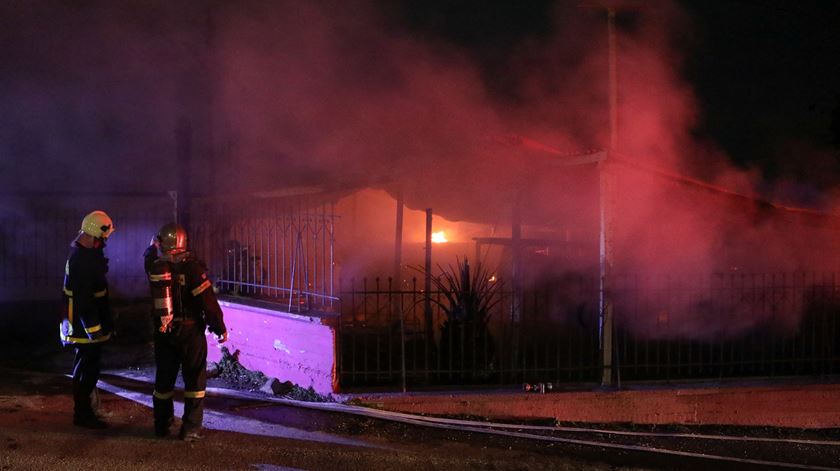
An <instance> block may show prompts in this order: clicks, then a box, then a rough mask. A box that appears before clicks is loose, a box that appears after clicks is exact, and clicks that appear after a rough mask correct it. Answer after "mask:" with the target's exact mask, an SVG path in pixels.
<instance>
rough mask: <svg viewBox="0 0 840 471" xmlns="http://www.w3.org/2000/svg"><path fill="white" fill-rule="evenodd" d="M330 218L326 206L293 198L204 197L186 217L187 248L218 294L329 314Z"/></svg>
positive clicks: (333, 300)
mask: <svg viewBox="0 0 840 471" xmlns="http://www.w3.org/2000/svg"><path fill="white" fill-rule="evenodd" d="M335 218H336V216H335V213H334V210H333V207H332V206H331V205H329V204H323V203H312V202H307V201H304V200H299V199H298V200H295V201H288V200H282V201H280V200H270V199H268V200H254V199H252V200H249V201H248V202H247V203H245V202H228V203H221V202H218V201H204V202H200V203H199V204H198V205H197V210H196V211H195V213H194V217H193V218H192V223H191V229H192V231H193V246H194V247H195V248H196V250H197V251H198V252H199V254H201V256H202V257H204V258H205V260H206V261H207V262H208V265H209V269H210V272H211V274H212V276H213V279H214V281H215V283H216V285H217V287H218V288H219V291H220V292H222V293H224V294H228V295H233V296H243V297H249V298H257V299H263V300H268V301H272V302H275V303H279V304H280V305H282V306H284V307H285V309H287V310H288V311H289V312H308V311H321V312H330V311H333V310H334V309H335V308H336V306H337V302H338V296H337V293H336V289H335V288H336V287H335V281H334V280H335V274H334V267H335V260H334V246H335Z"/></svg>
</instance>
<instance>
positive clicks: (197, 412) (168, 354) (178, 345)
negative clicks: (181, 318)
mask: <svg viewBox="0 0 840 471" xmlns="http://www.w3.org/2000/svg"><path fill="white" fill-rule="evenodd" d="M205 327H206V326H205V325H204V323H203V322H188V323H181V322H175V323H174V328H173V329H172V331H171V332H168V333H160V332H157V333H155V366H156V371H155V392H154V394H153V401H152V402H153V404H154V417H155V430H158V431H160V430H162V429H168V427H169V424H170V423H171V421H172V418H173V416H174V413H175V412H174V407H173V394H174V389H175V381H176V379H177V377H178V370H179V369H181V370H182V371H181V376H182V377H183V379H184V416H183V417H182V420H183V425H182V432H187V433H189V432H193V431H196V432H197V431H198V430H200V429H201V424H202V422H203V420H204V407H203V402H204V390H205V388H206V387H207V371H206V370H207V339H206V338H205V337H204V329H205Z"/></svg>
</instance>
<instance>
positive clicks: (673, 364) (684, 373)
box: [615, 273, 840, 380]
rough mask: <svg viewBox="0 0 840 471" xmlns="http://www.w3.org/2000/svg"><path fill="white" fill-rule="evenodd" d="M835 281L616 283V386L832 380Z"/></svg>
mask: <svg viewBox="0 0 840 471" xmlns="http://www.w3.org/2000/svg"><path fill="white" fill-rule="evenodd" d="M837 281H838V280H837V277H836V274H835V273H822V274H817V273H777V274H725V275H724V274H718V275H711V276H707V277H694V278H686V277H642V276H632V277H630V276H626V277H618V278H617V279H616V308H615V312H616V333H617V335H616V352H615V353H616V362H617V363H618V365H619V367H618V371H619V372H620V374H621V376H622V377H623V379H626V380H644V379H656V380H662V379H665V380H668V379H678V378H724V377H744V376H766V377H772V376H785V375H815V376H820V375H834V374H838V373H840V342H838V340H837V339H838V338H840V325H839V324H840V323H838V316H840V291H838V290H840V286H838V284H837Z"/></svg>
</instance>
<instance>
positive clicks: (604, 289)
mask: <svg viewBox="0 0 840 471" xmlns="http://www.w3.org/2000/svg"><path fill="white" fill-rule="evenodd" d="M607 56H608V59H607V60H608V62H609V71H608V74H609V84H608V86H609V100H610V147H609V149H608V150H607V158H606V159H605V160H603V161H601V162H599V163H598V182H599V187H600V191H599V199H600V203H599V206H600V208H601V209H600V213H601V214H600V231H599V232H600V237H599V239H600V241H599V243H598V246H599V252H600V263H599V265H600V272H601V273H600V275H601V276H600V285H601V286H600V288H601V289H600V298H601V299H600V302H599V307H600V312H601V315H600V319H599V320H600V322H599V330H600V336H599V337H600V340H601V342H600V343H601V354H602V355H601V359H602V363H603V368H602V370H601V386H605V387H609V386H612V383H613V380H612V377H613V348H612V347H613V302H612V295H611V293H610V284H609V283H610V281H611V279H610V276H611V274H612V273H611V272H612V261H613V220H612V219H613V214H612V213H613V208H614V205H613V192H614V190H615V182H614V181H613V180H614V179H613V174H612V169H611V168H610V167H611V166H610V164H609V162H610V159H609V157H610V156H612V155H613V153H614V152H615V148H616V144H617V140H618V83H617V82H618V80H617V77H616V75H617V72H616V52H615V8H607Z"/></svg>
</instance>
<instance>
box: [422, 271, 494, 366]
mask: <svg viewBox="0 0 840 471" xmlns="http://www.w3.org/2000/svg"><path fill="white" fill-rule="evenodd" d="M438 268H439V269H440V271H441V275H440V276H437V277H432V283H434V286H435V288H437V290H438V291H439V292H440V293H441V296H440V297H434V298H432V299H431V301H432V302H433V303H435V304H436V305H438V306H439V307H440V309H441V310H442V311H443V312H444V313H445V314H446V319H445V320H444V321H443V324H442V325H441V330H440V344H439V348H438V352H439V355H440V365H441V366H442V367H443V368H444V369H448V370H450V372H451V373H450V374H449V378H450V379H455V380H461V381H472V380H486V379H487V378H488V377H489V375H491V374H493V373H494V370H495V366H494V363H495V356H496V355H495V344H494V341H493V338H492V335H491V334H490V331H489V329H488V326H487V322H488V320H489V318H490V314H491V312H492V310H493V308H494V307H495V306H496V305H497V304H498V303H499V302H501V296H500V295H499V294H500V293H499V291H500V289H501V287H500V283H498V282H496V280H495V278H494V277H492V276H491V273H490V271H489V270H487V269H486V268H485V267H483V266H482V265H481V264H480V263H479V264H477V266H476V268H475V269H474V270H473V269H471V268H470V264H469V261H468V260H467V259H466V257H465V258H464V259H463V261H461V260H460V259H458V260H457V262H456V265H455V266H452V265H449V266H448V269H444V268H443V267H441V266H440V265H438ZM417 270H418V271H420V272H423V273H424V274H425V271H424V270H423V269H422V268H418V269H417Z"/></svg>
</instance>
